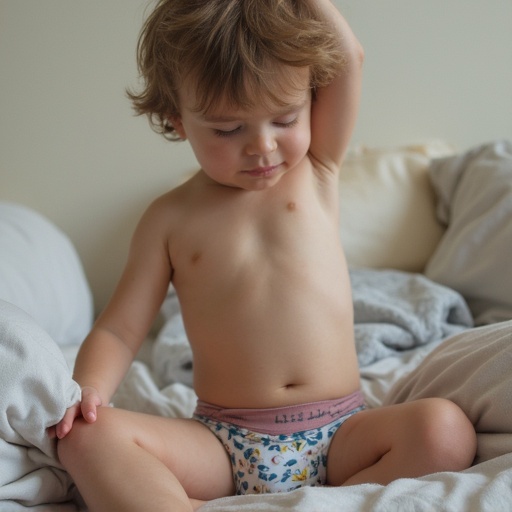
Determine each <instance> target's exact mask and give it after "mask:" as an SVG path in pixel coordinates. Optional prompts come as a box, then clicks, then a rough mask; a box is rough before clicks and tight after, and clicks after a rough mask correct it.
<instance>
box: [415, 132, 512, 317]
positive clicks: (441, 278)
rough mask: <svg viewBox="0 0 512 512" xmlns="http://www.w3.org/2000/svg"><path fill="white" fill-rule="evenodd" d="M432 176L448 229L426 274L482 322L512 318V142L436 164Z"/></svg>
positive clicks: (488, 147)
mask: <svg viewBox="0 0 512 512" xmlns="http://www.w3.org/2000/svg"><path fill="white" fill-rule="evenodd" d="M430 173H431V178H432V182H433V184H434V186H435V189H436V191H437V195H438V200H439V205H438V215H439V218H440V219H441V220H442V221H443V222H445V223H446V224H447V225H448V228H447V230H446V233H445V234H444V236H443V239H442V240H441V242H440V244H439V246H438V248H437V249H436V251H435V253H434V255H433V256H432V258H431V260H430V261H429V263H428V265H427V268H426V271H425V274H426V275H427V277H429V278H430V279H432V280H434V281H437V282H439V283H441V284H444V285H445V286H449V287H450V288H453V289H455V290H457V291H458V292H459V293H460V294H461V295H463V296H464V298H465V299H466V301H467V303H468V305H469V307H470V309H471V311H472V313H473V316H474V317H475V322H476V323H477V324H486V323H493V322H499V321H502V320H507V319H512V143H511V142H507V141H498V142H495V143H492V144H485V145H483V146H479V147H477V148H475V149H473V150H471V151H468V152H467V153H464V154H461V155H459V156H455V157H451V158H447V159H442V160H439V161H436V162H434V163H433V164H432V166H431V169H430Z"/></svg>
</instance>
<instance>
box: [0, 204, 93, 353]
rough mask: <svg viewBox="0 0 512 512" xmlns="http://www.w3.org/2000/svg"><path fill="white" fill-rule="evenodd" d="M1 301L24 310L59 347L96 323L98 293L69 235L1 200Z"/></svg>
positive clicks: (43, 219)
mask: <svg viewBox="0 0 512 512" xmlns="http://www.w3.org/2000/svg"><path fill="white" fill-rule="evenodd" d="M0 299H2V300H4V301H6V302H10V303H11V304H14V305H15V306H17V307H19V308H20V309H23V310H24V311H25V312H27V313H28V314H29V315H30V316H32V318H34V320H35V321H36V322H37V323H38V324H39V325H40V326H41V327H42V328H43V329H44V330H45V331H46V332H47V333H48V334H49V335H50V336H51V337H52V338H53V339H54V341H56V342H57V343H58V344H59V345H65V344H71V343H79V342H81V341H82V340H83V338H84V337H85V336H86V335H87V333H88V331H89V330H90V328H91V326H92V318H93V305H92V295H91V291H90V288H89V285H88V283H87V280H86V278H85V274H84V271H83V268H82V265H81V262H80V260H79V257H78V255H77V253H76V251H75V248H74V247H73V245H72V243H71V241H70V240H69V238H68V237H67V236H66V235H65V234H64V233H63V232H62V231H60V230H59V229H58V228H57V227H56V226H55V225H54V224H52V223H51V222H50V221H49V220H48V219H46V218H45V217H43V216H42V215H40V214H39V213H36V212H35V211H33V210H30V209H29V208H26V207H24V206H21V205H19V204H14V203H8V202H0Z"/></svg>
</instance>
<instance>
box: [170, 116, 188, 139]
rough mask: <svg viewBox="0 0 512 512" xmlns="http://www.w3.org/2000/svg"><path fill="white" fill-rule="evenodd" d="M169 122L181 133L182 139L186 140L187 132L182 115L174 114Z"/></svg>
mask: <svg viewBox="0 0 512 512" xmlns="http://www.w3.org/2000/svg"><path fill="white" fill-rule="evenodd" d="M169 122H170V123H171V124H172V127H173V128H174V130H175V131H176V133H177V134H178V135H179V137H180V139H182V140H186V138H187V134H186V132H185V127H184V126H183V122H182V121H181V117H179V116H173V117H170V118H169Z"/></svg>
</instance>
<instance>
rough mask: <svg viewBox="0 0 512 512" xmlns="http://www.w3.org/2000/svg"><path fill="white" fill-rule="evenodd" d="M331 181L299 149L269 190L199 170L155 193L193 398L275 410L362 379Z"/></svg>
mask: <svg viewBox="0 0 512 512" xmlns="http://www.w3.org/2000/svg"><path fill="white" fill-rule="evenodd" d="M335 179H336V178H335V176H334V175H333V176H330V177H328V180H327V181H328V183H321V182H320V180H319V179H318V177H317V176H316V173H315V172H314V171H313V169H312V166H311V163H310V161H309V158H306V159H305V160H304V162H303V165H301V166H299V167H298V168H296V169H294V170H293V171H291V172H290V173H288V174H287V175H285V176H284V177H283V178H282V179H281V181H280V182H279V184H278V185H276V186H275V187H272V188H270V189H268V190H264V191H244V190H240V189H235V188H230V187H225V186H221V185H217V184H213V183H212V182H211V181H209V180H208V178H207V177H205V176H204V175H203V174H202V173H199V174H198V175H196V176H195V177H194V178H193V179H192V180H190V181H189V182H188V183H186V184H185V185H184V186H182V187H180V188H179V189H177V190H175V191H173V192H171V193H170V194H169V195H168V196H167V197H165V196H164V198H162V202H163V203H164V204H165V202H166V201H168V202H169V208H170V209H171V210H173V213H172V214H171V213H170V214H169V217H168V218H173V219H174V220H173V221H172V226H173V227H172V228H171V231H170V233H169V251H170V259H171V262H172V266H173V283H174V286H175V288H176V290H177V293H178V296H179V299H180V302H181V306H182V312H183V317H184V321H185V326H186V330H187V334H188V336H189V339H190V342H191V345H192V348H193V352H194V370H195V389H196V392H197V394H198V396H199V398H200V399H202V400H204V401H207V402H210V403H214V404H216V405H220V406H223V407H246V408H251V407H277V406H281V405H290V404H295V403H301V402H309V401H317V400H326V399H332V398H338V397H340V396H344V395H346V394H349V393H351V392H353V391H354V390H356V389H357V388H358V387H359V374H358V369H357V360H356V355H355V348H354V341H353V314H352V301H351V294H350V284H349V278H348V273H347V268H346V263H345V259H344V255H343V251H342V249H341V245H340V240H339V234H338V215H337V198H336V197H335V195H336V194H335V192H334V191H329V190H327V191H325V190H323V188H325V187H327V188H329V187H330V188H336V190H337V187H335V183H334V181H335ZM176 208H178V210H179V211H180V214H179V215H176ZM164 210H165V207H164Z"/></svg>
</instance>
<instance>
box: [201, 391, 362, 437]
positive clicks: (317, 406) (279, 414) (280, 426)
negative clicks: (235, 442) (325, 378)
mask: <svg viewBox="0 0 512 512" xmlns="http://www.w3.org/2000/svg"><path fill="white" fill-rule="evenodd" d="M363 405H364V396H363V394H362V393H361V391H355V392H354V393H352V394H350V395H347V396H346V397H343V398H338V399H336V400H324V401H322V402H312V403H307V404H298V405H289V406H286V407H277V408H271V409H223V408H222V407H218V406H216V405H212V404H208V403H206V402H203V401H201V400H198V401H197V406H196V410H195V411H194V416H204V417H206V418H209V419H212V420H216V421H220V422H224V423H231V424H233V425H237V426H239V427H242V428H246V429H248V430H251V431H253V432H259V433H262V434H269V435H279V434H284V435H289V434H292V433H294V432H301V431H304V430H312V429H315V428H320V427H323V426H325V425H328V424H329V423H332V422H333V421H335V420H338V419H340V418H342V417H343V416H345V415H347V414H349V413H350V412H352V411H353V410H354V409H357V408H358V407H361V406H363Z"/></svg>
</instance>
